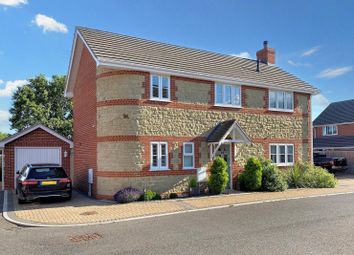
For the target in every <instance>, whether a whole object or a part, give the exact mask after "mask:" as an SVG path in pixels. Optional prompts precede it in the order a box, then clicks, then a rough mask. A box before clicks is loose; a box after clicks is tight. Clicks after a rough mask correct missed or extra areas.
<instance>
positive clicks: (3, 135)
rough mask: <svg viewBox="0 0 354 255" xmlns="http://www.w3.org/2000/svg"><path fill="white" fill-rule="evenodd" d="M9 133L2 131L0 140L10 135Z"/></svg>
mask: <svg viewBox="0 0 354 255" xmlns="http://www.w3.org/2000/svg"><path fill="white" fill-rule="evenodd" d="M8 136H9V134H6V133H3V132H0V141H1V140H3V139H5V138H6V137H8Z"/></svg>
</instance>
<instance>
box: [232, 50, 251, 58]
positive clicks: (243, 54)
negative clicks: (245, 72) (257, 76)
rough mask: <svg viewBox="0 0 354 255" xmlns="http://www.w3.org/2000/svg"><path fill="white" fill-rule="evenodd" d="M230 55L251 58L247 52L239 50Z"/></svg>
mask: <svg viewBox="0 0 354 255" xmlns="http://www.w3.org/2000/svg"><path fill="white" fill-rule="evenodd" d="M231 56H234V57H239V58H251V54H249V53H248V52H247V51H243V52H240V53H238V54H235V53H234V54H231Z"/></svg>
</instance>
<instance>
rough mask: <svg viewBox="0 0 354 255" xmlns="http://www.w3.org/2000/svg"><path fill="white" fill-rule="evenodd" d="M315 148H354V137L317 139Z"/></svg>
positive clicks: (314, 143)
mask: <svg viewBox="0 0 354 255" xmlns="http://www.w3.org/2000/svg"><path fill="white" fill-rule="evenodd" d="M313 147H314V148H345V147H354V136H328V137H321V138H315V139H314V140H313Z"/></svg>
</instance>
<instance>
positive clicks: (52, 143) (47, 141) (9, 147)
mask: <svg viewBox="0 0 354 255" xmlns="http://www.w3.org/2000/svg"><path fill="white" fill-rule="evenodd" d="M15 147H61V153H62V155H61V157H62V166H63V168H64V169H65V171H66V173H67V175H68V176H70V171H71V169H70V144H68V143H66V142H64V141H63V140H61V139H59V138H57V137H55V136H53V135H52V134H49V133H48V132H46V131H44V130H42V129H36V130H34V131H32V132H30V133H28V134H26V135H24V136H22V137H19V138H18V139H16V140H15V141H13V142H10V143H8V144H6V145H5V175H4V181H5V189H13V188H14V177H15ZM65 151H66V152H67V153H68V156H67V157H66V158H65V157H64V152H65Z"/></svg>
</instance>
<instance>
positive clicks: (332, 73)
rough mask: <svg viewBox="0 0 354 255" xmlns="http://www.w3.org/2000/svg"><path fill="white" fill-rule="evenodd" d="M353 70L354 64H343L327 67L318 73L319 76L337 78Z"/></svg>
mask: <svg viewBox="0 0 354 255" xmlns="http://www.w3.org/2000/svg"><path fill="white" fill-rule="evenodd" d="M352 70H353V67H352V66H343V67H338V68H327V69H325V70H323V71H322V72H320V73H319V74H318V75H317V78H335V77H338V76H341V75H344V74H346V73H349V72H351V71H352Z"/></svg>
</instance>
